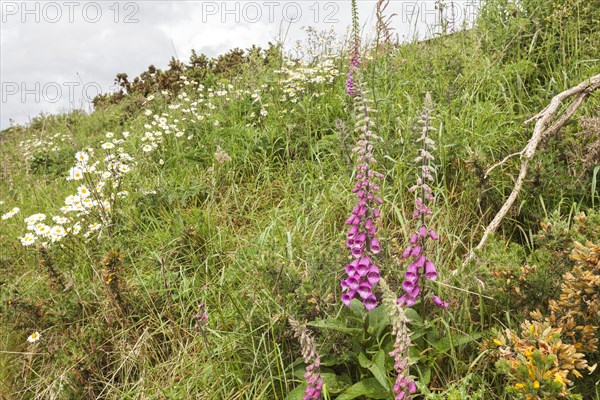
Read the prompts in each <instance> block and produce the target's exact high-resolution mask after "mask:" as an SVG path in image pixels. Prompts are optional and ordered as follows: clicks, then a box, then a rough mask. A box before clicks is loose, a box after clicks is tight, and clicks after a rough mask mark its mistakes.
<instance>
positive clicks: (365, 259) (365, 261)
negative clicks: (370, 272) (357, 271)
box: [357, 256, 371, 268]
mask: <svg viewBox="0 0 600 400" xmlns="http://www.w3.org/2000/svg"><path fill="white" fill-rule="evenodd" d="M358 264H364V265H366V266H367V268H368V267H369V265H371V259H370V258H369V256H364V257H361V258H360V260H358ZM358 264H357V265H358Z"/></svg>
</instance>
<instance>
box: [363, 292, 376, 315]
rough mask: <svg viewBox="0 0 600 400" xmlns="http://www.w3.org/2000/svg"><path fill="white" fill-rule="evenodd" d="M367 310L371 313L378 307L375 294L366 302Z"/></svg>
mask: <svg viewBox="0 0 600 400" xmlns="http://www.w3.org/2000/svg"><path fill="white" fill-rule="evenodd" d="M364 305H365V308H366V309H367V311H371V310H372V309H374V308H375V307H377V297H375V295H374V294H373V293H371V294H370V295H369V297H367V298H366V299H365V301H364Z"/></svg>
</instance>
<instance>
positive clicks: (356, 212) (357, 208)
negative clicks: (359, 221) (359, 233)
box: [352, 204, 360, 215]
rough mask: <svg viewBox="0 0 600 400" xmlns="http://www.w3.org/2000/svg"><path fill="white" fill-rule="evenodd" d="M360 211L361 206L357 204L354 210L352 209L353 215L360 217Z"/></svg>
mask: <svg viewBox="0 0 600 400" xmlns="http://www.w3.org/2000/svg"><path fill="white" fill-rule="evenodd" d="M359 211H360V206H359V205H358V204H357V205H355V206H354V208H353V209H352V214H354V215H358V212H359Z"/></svg>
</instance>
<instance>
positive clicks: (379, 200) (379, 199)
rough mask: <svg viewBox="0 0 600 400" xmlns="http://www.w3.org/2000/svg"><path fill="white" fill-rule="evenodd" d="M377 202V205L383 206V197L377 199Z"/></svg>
mask: <svg viewBox="0 0 600 400" xmlns="http://www.w3.org/2000/svg"><path fill="white" fill-rule="evenodd" d="M375 202H376V203H377V204H383V200H381V197H378V198H376V199H375Z"/></svg>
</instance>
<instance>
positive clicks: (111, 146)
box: [102, 142, 115, 150]
mask: <svg viewBox="0 0 600 400" xmlns="http://www.w3.org/2000/svg"><path fill="white" fill-rule="evenodd" d="M114 147H115V145H114V144H112V143H110V142H106V143H103V144H102V148H103V149H106V150H108V149H112V148H114Z"/></svg>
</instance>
